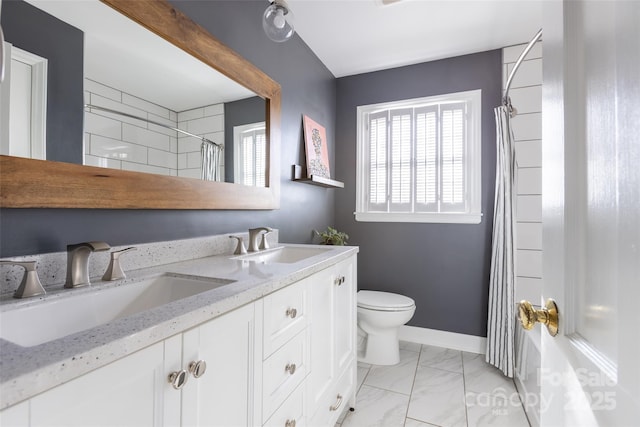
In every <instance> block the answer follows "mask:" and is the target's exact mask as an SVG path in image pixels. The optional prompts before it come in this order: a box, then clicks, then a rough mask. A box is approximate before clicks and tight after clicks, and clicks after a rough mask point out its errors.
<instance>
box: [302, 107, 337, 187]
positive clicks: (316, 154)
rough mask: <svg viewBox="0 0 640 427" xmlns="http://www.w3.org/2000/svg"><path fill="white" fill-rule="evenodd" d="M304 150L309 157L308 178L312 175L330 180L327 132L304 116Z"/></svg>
mask: <svg viewBox="0 0 640 427" xmlns="http://www.w3.org/2000/svg"><path fill="white" fill-rule="evenodd" d="M303 123H304V142H305V144H304V148H305V152H306V155H307V178H311V176H312V175H315V176H323V177H326V178H330V177H331V176H330V174H329V152H328V150H327V132H326V131H325V129H324V126H321V125H319V124H318V123H316V122H315V121H314V120H312V119H311V118H309V116H303Z"/></svg>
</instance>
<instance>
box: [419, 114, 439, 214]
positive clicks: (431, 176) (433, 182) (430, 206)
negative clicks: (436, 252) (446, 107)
mask: <svg viewBox="0 0 640 427" xmlns="http://www.w3.org/2000/svg"><path fill="white" fill-rule="evenodd" d="M415 146H416V153H415V162H416V163H415V171H416V172H415V173H416V176H415V211H416V212H437V211H438V174H439V171H438V157H439V150H438V106H437V105H433V106H429V107H422V108H418V109H416V137H415Z"/></svg>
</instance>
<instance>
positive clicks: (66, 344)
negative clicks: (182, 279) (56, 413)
mask: <svg viewBox="0 0 640 427" xmlns="http://www.w3.org/2000/svg"><path fill="white" fill-rule="evenodd" d="M278 246H288V247H293V248H295V247H303V248H309V247H314V248H323V249H326V252H323V253H320V254H318V255H315V256H312V257H309V258H306V259H303V260H301V261H298V262H293V263H287V264H285V263H260V262H253V261H248V260H246V259H238V258H237V257H235V256H233V255H216V256H210V257H206V258H199V259H193V260H189V261H182V262H176V263H172V264H165V265H159V266H155V267H150V268H144V269H140V270H134V271H129V272H128V273H127V276H128V277H127V278H126V279H124V280H119V281H114V282H102V281H100V280H98V279H93V284H92V285H91V286H89V287H84V288H78V289H63V288H62V284H60V285H59V288H57V289H55V288H54V289H53V290H49V292H48V293H47V295H46V296H44V297H41V298H32V299H25V300H13V299H10V298H9V299H7V298H5V299H4V300H3V301H2V302H0V309H1V310H2V311H7V310H12V309H16V308H20V307H25V306H29V305H34V306H35V305H37V304H38V303H41V302H42V301H43V300H44V301H51V300H53V299H55V298H73V297H74V295H81V294H86V293H88V292H96V293H97V292H102V291H104V290H107V289H109V288H111V287H115V286H126V285H127V284H130V283H134V282H139V281H141V280H143V279H146V278H149V277H154V276H159V275H161V274H164V273H175V274H179V275H187V276H194V277H197V278H203V279H214V280H215V279H222V280H226V281H227V280H228V281H232V283H229V284H226V285H223V286H220V287H217V288H214V289H211V290H208V291H206V292H203V293H199V294H196V295H193V296H191V297H188V298H184V299H180V300H177V301H174V302H171V303H169V304H166V305H163V306H160V307H156V308H153V309H150V310H147V311H143V312H141V313H137V314H134V315H131V316H127V317H124V318H121V319H117V320H114V321H111V322H109V323H106V324H103V325H100V326H97V327H95V328H91V329H88V330H85V331H81V332H78V333H75V334H72V335H68V336H66V337H62V338H59V339H55V340H53V341H50V342H47V343H44V344H40V345H35V346H32V347H21V346H18V345H16V344H14V343H12V342H9V341H6V340H3V339H0V390H1V393H0V409H4V408H6V407H8V406H11V405H14V404H16V403H19V402H20V401H23V400H26V399H29V398H31V397H33V396H35V395H36V394H38V393H41V392H43V391H46V390H48V389H50V388H53V387H55V386H57V385H59V384H62V383H64V382H67V381H69V380H72V379H74V378H76V377H79V376H80V375H83V374H85V373H87V372H90V371H92V370H94V369H97V368H99V367H101V366H104V365H106V364H108V363H111V362H113V361H115V360H117V359H120V358H122V357H124V356H126V355H128V354H131V353H133V352H135V351H138V350H141V349H143V348H145V347H148V346H150V345H152V344H155V343H157V342H160V341H162V340H164V339H166V338H169V337H171V336H173V335H176V334H179V333H182V332H183V331H185V330H187V329H190V328H192V327H195V326H197V325H199V324H201V323H203V322H206V321H208V320H210V319H213V318H215V317H217V316H220V315H222V314H224V313H226V312H229V311H231V310H234V309H235V308H238V307H240V306H243V305H245V304H248V303H251V302H252V301H255V300H258V299H260V298H262V297H264V296H265V295H268V294H270V293H272V292H274V291H276V290H278V289H280V288H283V287H285V286H287V285H289V284H291V283H294V282H297V281H299V280H301V279H303V278H305V277H307V276H310V275H312V274H314V273H316V272H318V271H320V270H322V269H325V268H327V267H329V266H331V265H333V264H335V263H337V262H339V261H342V260H343V259H346V258H348V257H350V256H352V255H354V254H356V253H357V252H358V248H357V247H348V246H315V245H289V244H287V245H283V244H279V245H278ZM51 321H52V322H55V319H51ZM43 326H44V325H43Z"/></svg>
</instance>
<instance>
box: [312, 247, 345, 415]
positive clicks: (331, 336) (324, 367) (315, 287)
mask: <svg viewBox="0 0 640 427" xmlns="http://www.w3.org/2000/svg"><path fill="white" fill-rule="evenodd" d="M356 274H357V273H356V258H355V256H354V257H351V258H349V259H347V260H345V261H342V262H341V263H339V264H336V265H335V266H333V267H332V268H329V269H327V270H324V271H321V272H320V273H317V274H316V275H315V276H313V277H314V280H313V283H311V286H310V292H309V294H310V295H309V296H310V300H311V304H310V325H309V334H310V337H311V339H310V354H311V364H310V366H311V372H310V374H309V377H308V378H307V407H308V408H309V422H308V425H310V426H333V425H334V424H335V422H336V420H337V419H338V417H339V416H340V414H341V413H342V411H344V409H345V406H347V405H348V406H350V407H352V408H354V407H355V391H356V390H355V387H356V330H355V328H356V300H355V298H356V288H355V287H356V283H357V281H356V280H357V279H356Z"/></svg>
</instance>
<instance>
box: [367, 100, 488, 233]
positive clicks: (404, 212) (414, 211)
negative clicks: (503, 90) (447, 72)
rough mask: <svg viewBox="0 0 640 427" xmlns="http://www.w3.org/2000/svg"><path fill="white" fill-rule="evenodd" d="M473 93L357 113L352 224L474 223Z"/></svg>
mask: <svg viewBox="0 0 640 427" xmlns="http://www.w3.org/2000/svg"><path fill="white" fill-rule="evenodd" d="M480 92H481V91H480V90H474V91H469V92H459V93H452V94H447V95H441V96H433V97H428V98H419V99H410V100H405V101H397V102H389V103H382V104H374V105H365V106H360V107H358V163H357V189H356V196H357V201H356V212H355V215H356V220H358V221H382V222H451V223H470V224H478V223H480V220H481V216H482V214H481V213H480V199H481V197H480V191H481V188H480V182H481V176H480V157H481V152H480V147H481V140H480V139H481V136H480V135H481V133H480V105H481V104H480V100H481V94H480Z"/></svg>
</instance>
